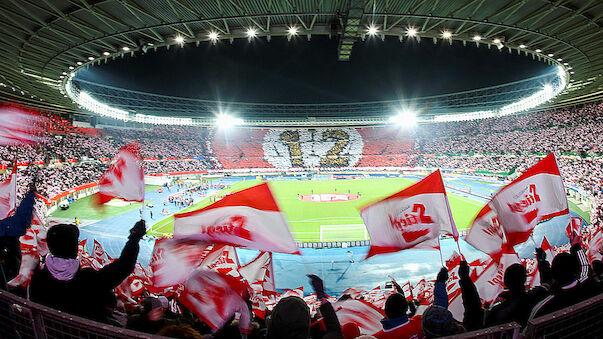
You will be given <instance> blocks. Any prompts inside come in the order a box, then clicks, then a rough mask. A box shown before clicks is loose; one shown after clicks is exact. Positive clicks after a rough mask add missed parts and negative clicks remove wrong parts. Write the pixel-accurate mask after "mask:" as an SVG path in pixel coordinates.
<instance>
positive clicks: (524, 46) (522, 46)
mask: <svg viewBox="0 0 603 339" xmlns="http://www.w3.org/2000/svg"><path fill="white" fill-rule="evenodd" d="M526 47H527V46H526V45H524V44H521V45H519V48H526Z"/></svg>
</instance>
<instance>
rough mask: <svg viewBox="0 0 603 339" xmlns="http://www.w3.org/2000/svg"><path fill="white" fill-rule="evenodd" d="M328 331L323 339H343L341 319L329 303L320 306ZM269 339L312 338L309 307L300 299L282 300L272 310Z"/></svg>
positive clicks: (267, 335) (289, 298) (288, 298)
mask: <svg viewBox="0 0 603 339" xmlns="http://www.w3.org/2000/svg"><path fill="white" fill-rule="evenodd" d="M319 309H320V313H321V315H322V317H323V321H324V325H325V328H326V331H325V332H324V335H323V336H322V338H323V339H339V338H343V332H342V330H341V325H340V324H339V319H338V318H337V315H336V314H335V310H334V309H333V306H332V305H331V303H329V302H325V303H323V304H322V305H320V308H319ZM266 338H267V339H280V338H288V339H308V338H310V310H309V309H308V305H306V303H305V302H304V301H303V300H302V299H301V298H298V297H287V298H283V299H281V300H280V301H279V302H278V304H277V305H276V306H275V307H274V309H273V310H272V313H271V315H270V321H269V325H268V331H267V334H266Z"/></svg>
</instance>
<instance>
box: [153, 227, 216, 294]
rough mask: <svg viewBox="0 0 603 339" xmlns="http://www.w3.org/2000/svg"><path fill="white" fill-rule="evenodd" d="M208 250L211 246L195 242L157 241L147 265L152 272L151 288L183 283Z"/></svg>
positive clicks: (162, 239)
mask: <svg viewBox="0 0 603 339" xmlns="http://www.w3.org/2000/svg"><path fill="white" fill-rule="evenodd" d="M210 249H211V245H208V244H207V243H204V242H201V241H197V240H178V239H168V238H161V239H158V240H157V241H155V247H154V248H153V255H152V257H151V263H150V264H149V266H150V267H151V270H152V271H153V279H152V280H153V287H155V288H161V287H168V286H173V285H177V284H180V283H183V282H185V281H186V279H188V277H189V275H190V274H191V273H192V272H193V270H195V269H196V268H197V267H198V266H199V265H200V263H201V261H202V260H203V258H205V257H206V256H207V255H208V254H209V250H210Z"/></svg>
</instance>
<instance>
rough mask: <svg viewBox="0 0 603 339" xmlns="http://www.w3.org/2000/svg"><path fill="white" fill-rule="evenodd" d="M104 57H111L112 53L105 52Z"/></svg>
mask: <svg viewBox="0 0 603 339" xmlns="http://www.w3.org/2000/svg"><path fill="white" fill-rule="evenodd" d="M103 55H104V56H107V55H111V53H109V52H103Z"/></svg>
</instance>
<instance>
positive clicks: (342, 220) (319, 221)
mask: <svg viewBox="0 0 603 339" xmlns="http://www.w3.org/2000/svg"><path fill="white" fill-rule="evenodd" d="M259 183H260V181H255V180H249V181H240V182H237V183H235V184H233V185H231V186H230V187H228V188H227V189H224V190H222V191H221V194H223V193H230V192H236V191H240V190H243V189H245V188H248V187H251V186H254V185H257V184H259ZM413 183H414V181H413V180H410V179H403V178H393V179H390V178H387V179H386V178H384V179H358V180H335V181H271V182H270V187H271V189H272V191H273V193H274V195H275V197H276V201H277V203H278V204H279V206H280V208H281V210H282V211H283V212H284V214H285V216H286V218H287V220H288V221H289V224H290V225H291V230H292V233H293V235H294V236H295V238H296V239H297V240H298V241H346V240H347V241H352V240H365V239H368V235H367V233H366V228H365V227H364V225H363V223H362V219H361V218H360V214H359V212H358V209H359V208H362V207H364V206H366V205H367V204H369V203H371V202H374V201H376V200H379V199H382V198H384V197H387V196H389V195H391V194H393V193H395V192H397V191H400V190H402V189H403V188H405V187H408V186H410V185H411V184H413ZM348 191H349V192H350V193H351V194H357V193H358V192H360V194H361V195H360V198H359V199H356V200H351V201H341V202H311V201H302V200H300V199H299V198H298V194H300V195H305V194H312V193H314V194H320V193H323V194H326V193H344V194H345V193H348ZM448 199H449V201H450V207H451V209H452V215H453V217H454V220H455V222H456V225H457V228H458V229H459V230H464V229H467V228H468V227H469V225H470V223H471V221H472V220H473V218H474V217H475V215H476V214H477V212H479V210H480V209H481V208H482V207H483V205H484V204H482V203H479V202H477V201H474V200H471V199H468V198H465V197H462V196H459V195H456V194H448ZM209 204H210V201H209V198H206V199H204V200H202V201H200V202H198V203H197V204H195V205H194V206H191V207H189V208H187V209H185V210H184V211H190V210H194V209H198V208H201V207H205V206H207V205H209ZM173 229H174V217H173V216H170V217H167V218H165V219H163V220H160V221H158V222H157V223H155V224H154V225H153V226H152V228H151V229H150V230H149V233H150V234H152V235H155V236H162V235H168V234H170V233H172V232H173Z"/></svg>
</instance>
